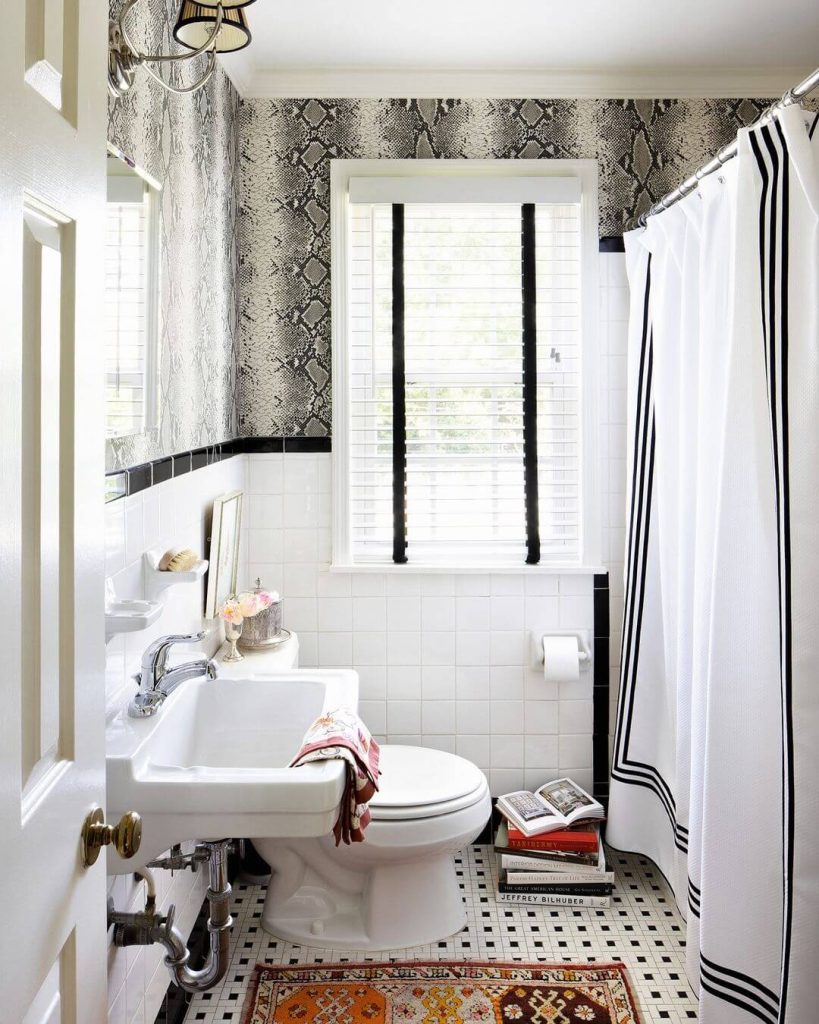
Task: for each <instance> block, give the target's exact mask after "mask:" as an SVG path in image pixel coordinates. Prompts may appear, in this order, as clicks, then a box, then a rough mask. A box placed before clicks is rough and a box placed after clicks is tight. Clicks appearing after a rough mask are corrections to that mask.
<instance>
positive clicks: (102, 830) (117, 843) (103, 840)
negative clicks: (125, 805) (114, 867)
mask: <svg viewBox="0 0 819 1024" xmlns="http://www.w3.org/2000/svg"><path fill="white" fill-rule="evenodd" d="M141 841H142V818H140V816H139V815H138V814H137V813H136V812H135V811H128V813H127V814H123V816H122V817H121V818H120V819H119V821H118V822H117V824H116V825H106V824H105V815H104V814H103V813H102V808H101V807H95V808H94V809H93V810H92V811H89V812H88V814H87V816H86V819H85V822H84V823H83V826H82V860H83V864H84V865H85V866H86V867H87V868H88V867H91V865H92V864H95V863H96V860H97V857H99V855H100V850H101V849H102V848H103V846H110V845H112V844H113V846H114V849H115V850H116V851H117V853H118V854H119V855H120V857H122V858H123V859H125V860H127V859H128V858H129V857H133V855H134V854H135V853H136V852H137V850H138V849H139V844H140V842H141Z"/></svg>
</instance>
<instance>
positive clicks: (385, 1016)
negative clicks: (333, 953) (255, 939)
mask: <svg viewBox="0 0 819 1024" xmlns="http://www.w3.org/2000/svg"><path fill="white" fill-rule="evenodd" d="M285 1022H286V1024H640V1017H639V1015H638V1012H637V1007H636V1004H635V1002H634V997H633V995H632V993H631V989H630V988H629V984H628V980H627V977H626V969H625V968H624V967H623V966H622V964H582V965H578V964H558V965H543V964H511V963H505V964H504V963H474V962H472V961H464V962H461V963H451V962H450V963H447V962H434V963H433V962H424V963H389V964H352V963H347V964H315V965H309V966H301V967H268V966H266V965H265V964H257V965H256V969H255V973H254V976H253V980H252V981H251V984H250V991H249V992H248V996H247V1002H246V1003H245V1011H244V1016H243V1018H242V1024H285Z"/></svg>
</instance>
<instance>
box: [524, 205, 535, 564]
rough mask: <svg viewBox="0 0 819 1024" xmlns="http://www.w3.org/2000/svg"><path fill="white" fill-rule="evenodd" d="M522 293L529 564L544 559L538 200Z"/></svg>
mask: <svg viewBox="0 0 819 1024" xmlns="http://www.w3.org/2000/svg"><path fill="white" fill-rule="evenodd" d="M520 223H521V232H520V238H521V245H520V253H521V296H522V300H523V485H524V494H525V499H526V564H527V565H537V563H538V562H539V561H540V514H539V510H538V479H537V291H536V289H537V278H536V270H535V204H534V203H524V204H523V206H522V207H521V220H520Z"/></svg>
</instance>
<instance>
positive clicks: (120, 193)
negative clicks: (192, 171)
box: [105, 145, 160, 439]
mask: <svg viewBox="0 0 819 1024" xmlns="http://www.w3.org/2000/svg"><path fill="white" fill-rule="evenodd" d="M106 165H107V176H108V199H107V203H106V218H105V435H106V437H107V438H108V439H111V438H116V437H127V436H132V435H134V434H145V433H149V432H151V431H152V430H154V429H155V428H157V427H158V425H159V424H158V413H159V400H158V397H159V396H158V373H159V263H160V260H159V203H160V186H159V184H158V183H157V182H156V181H154V180H153V179H152V178H151V177H150V176H149V175H147V174H146V173H144V172H142V171H140V170H139V168H137V167H136V166H135V165H134V164H133V162H132V161H130V160H129V159H128V158H127V157H126V156H125V155H124V154H123V153H122V152H120V151H119V150H118V149H116V148H115V147H114V146H110V145H109V147H108V159H107V161H106Z"/></svg>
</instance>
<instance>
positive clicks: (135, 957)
mask: <svg viewBox="0 0 819 1024" xmlns="http://www.w3.org/2000/svg"><path fill="white" fill-rule="evenodd" d="M245 472H246V461H245V458H244V457H243V456H242V457H240V458H233V459H228V460H227V461H225V462H221V463H217V464H215V465H213V466H208V467H207V468H205V469H198V470H196V471H195V472H193V473H187V474H185V475H184V476H181V477H177V478H176V479H175V480H167V481H165V482H164V483H161V484H158V485H157V486H156V487H151V488H149V489H148V490H146V491H141V492H140V493H139V494H135V495H133V496H131V497H128V498H121V499H120V500H119V501H114V502H111V503H110V504H109V505H107V506H106V511H105V548H106V552H105V565H106V574H107V575H108V576H110V577H111V578H112V579H113V583H114V588H115V591H116V594H117V597H120V598H123V599H129V598H140V597H143V596H144V594H143V591H142V555H143V552H144V551H145V550H146V549H147V548H150V547H154V546H161V547H170V546H171V545H184V546H186V547H190V548H193V549H194V550H195V551H197V552H198V553H199V554H201V555H203V556H206V555H207V552H206V550H205V535H206V523H207V519H208V517H209V515H210V509H211V506H212V503H213V499H214V498H215V497H217V496H218V495H220V494H225V493H227V492H228V491H233V490H245ZM242 558H243V561H246V556H245V555H244V553H243V555H242ZM164 599H165V608H164V611H163V613H162V615H161V616H160V618H159V620H158V621H157V622H156V623H154V625H153V626H151V627H150V629H146V630H145V631H144V632H142V633H131V634H125V635H120V636H117V637H114V638H113V639H111V640H110V641H109V642H108V644H107V646H106V706H107V709H108V714H109V717H110V716H113V715H114V714H116V713H117V712H118V711H120V710H121V709H122V708H123V707H124V705H125V704H126V702H127V701H128V700H129V699H130V697H131V695H132V693H133V692H134V689H135V685H134V682H133V679H132V678H131V677H132V675H133V674H134V673H135V672H136V671H137V669H138V668H139V662H140V656H141V654H142V652H143V650H144V649H145V648H146V647H147V645H148V644H149V643H150V642H151V641H152V640H153V639H154V638H155V637H157V636H161V635H162V634H164V633H179V632H187V631H193V630H198V629H201V628H202V611H203V609H204V592H203V584H202V582H201V581H200V582H198V583H196V584H193V585H191V584H184V585H179V586H175V587H170V588H169V589H167V590H166V591H165V592H164ZM209 625H213V624H212V623H210V624H209ZM220 642H221V634H220V633H219V629H218V627H217V628H216V630H214V631H213V635H212V637H210V638H209V642H208V643H207V644H204V645H202V646H201V647H193V646H192V647H186V648H184V652H188V653H189V654H190V655H191V656H194V655H196V654H199V653H200V652H201V650H203V649H204V650H207V651H208V653H212V652H213V651H214V650H215V649H216V647H218V645H219V643H220ZM184 652H183V649H182V648H180V653H179V657H182V658H184V657H186V656H187V654H186V653H184ZM137 810H138V808H137ZM154 874H155V877H156V881H157V886H158V902H159V903H160V907H161V909H163V910H167V907H168V905H169V904H170V903H174V904H176V909H177V916H176V921H177V924H178V926H179V928H180V930H181V931H182V934H183V935H188V933H189V932H190V930H191V928H192V927H193V924H194V922H195V921H196V916H197V914H198V913H199V908H200V907H201V906H202V901H203V900H204V898H205V890H206V888H207V873H206V872H202V871H199V872H197V873H196V874H193V873H192V872H190V871H177V872H175V873H174V875H173V877H171V875H170V873H168V872H165V871H157V872H154ZM108 891H109V895H111V896H113V898H114V903H115V906H116V908H117V909H118V910H137V909H141V908H142V906H143V905H144V901H145V892H144V886H143V885H142V884H135V883H134V881H133V875H111V876H109V879H108ZM163 956H164V952H163V950H162V949H161V947H159V946H150V947H144V948H143V947H131V948H128V949H117V948H115V947H114V946H111V947H109V956H108V1020H109V1024H133V1022H135V1021H138V1022H139V1024H143V1022H144V1024H150V1022H152V1021H153V1020H154V1019H155V1017H156V1015H157V1012H158V1010H159V1008H160V1005H161V1003H162V999H163V997H164V995H165V992H166V990H167V987H168V982H169V980H170V975H169V974H168V969H167V968H166V967H165V965H164V964H163V963H162V958H163Z"/></svg>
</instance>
